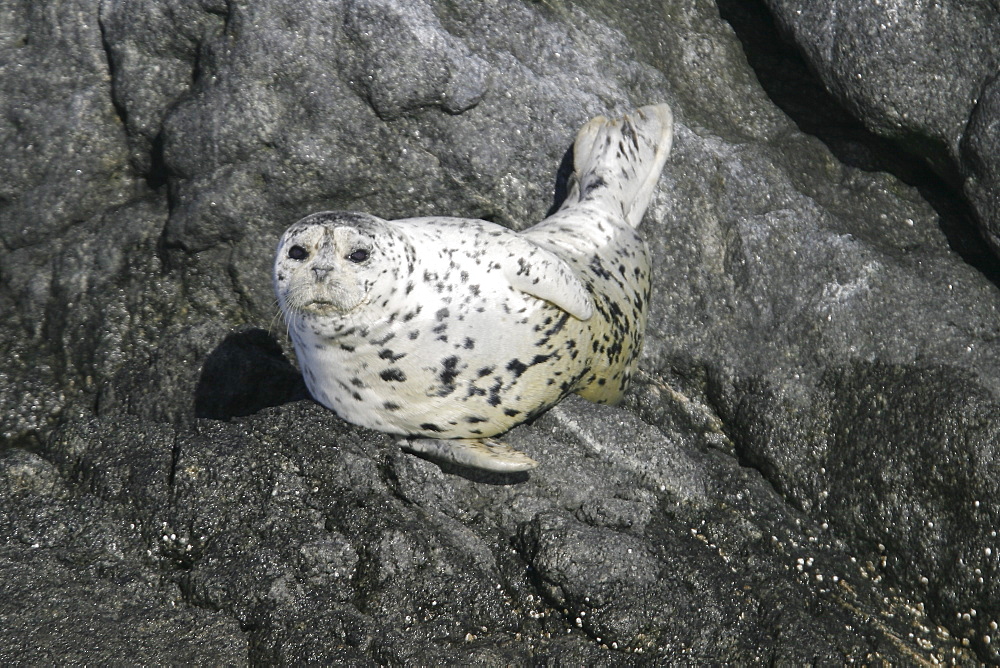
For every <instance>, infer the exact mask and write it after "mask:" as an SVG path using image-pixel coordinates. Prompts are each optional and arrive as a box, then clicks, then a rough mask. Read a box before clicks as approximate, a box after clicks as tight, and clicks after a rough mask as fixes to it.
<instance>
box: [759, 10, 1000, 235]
mask: <svg viewBox="0 0 1000 668" xmlns="http://www.w3.org/2000/svg"><path fill="white" fill-rule="evenodd" d="M764 4H766V5H767V7H768V8H769V9H770V10H771V11H772V12H773V13H774V17H775V19H776V20H777V21H778V22H779V24H780V25H781V27H782V29H783V30H784V31H785V33H786V34H787V35H789V36H790V38H791V39H792V40H793V41H794V42H795V44H796V45H797V46H798V47H799V48H800V49H801V50H802V53H803V55H804V57H805V58H806V60H807V61H808V63H809V65H810V67H811V68H812V69H813V70H814V71H815V72H816V74H817V76H818V77H819V78H820V79H821V80H822V81H823V83H824V84H825V86H826V87H827V89H828V90H829V91H830V92H831V93H832V94H833V96H834V97H835V98H836V99H837V100H838V101H839V102H840V104H842V105H844V106H845V107H846V108H847V109H848V110H850V112H851V113H852V114H853V115H854V116H855V117H856V118H857V119H858V120H860V121H861V122H862V123H863V124H864V126H865V127H866V128H868V129H869V130H871V131H872V132H874V133H876V134H878V135H880V136H882V137H886V138H889V139H891V140H893V141H894V142H895V143H896V144H897V145H898V146H899V147H900V148H901V149H902V150H904V151H907V152H909V153H910V154H911V155H913V156H914V157H915V158H917V159H921V160H924V161H926V162H927V163H928V164H929V165H931V166H932V168H933V169H934V170H935V171H936V172H937V173H938V174H940V175H941V176H942V177H943V178H944V179H945V180H946V181H948V182H949V183H950V184H952V185H953V186H954V187H955V188H957V189H959V190H963V191H964V193H965V194H966V196H967V197H968V200H969V202H970V204H971V205H972V207H973V210H974V212H975V215H976V217H977V218H978V220H979V222H980V224H981V228H982V232H983V234H984V236H986V238H987V240H988V241H989V242H990V244H991V245H992V247H993V249H994V252H998V251H1000V214H998V208H997V200H996V189H995V188H992V189H991V187H990V186H991V185H992V184H994V183H995V179H996V174H997V170H998V166H997V164H996V157H995V156H996V153H995V152H990V151H989V148H990V147H991V146H992V142H994V141H995V139H994V137H995V136H996V133H991V134H990V133H988V131H987V127H988V126H990V125H991V124H993V125H995V124H996V122H997V120H996V119H997V116H996V114H997V112H996V109H995V106H996V105H995V103H994V102H991V99H992V97H994V96H995V95H994V94H993V93H991V90H992V89H993V88H994V87H995V86H996V83H995V82H996V79H997V75H998V73H1000V20H998V19H1000V8H998V7H997V5H996V3H994V2H989V1H987V0H981V1H977V2H956V1H952V0H948V1H945V2H935V3H930V4H926V5H925V4H920V3H910V4H900V3H857V2H851V1H849V0H848V1H844V0H822V1H820V2H805V1H803V0H764ZM981 182H982V183H984V185H979V184H980V183H981Z"/></svg>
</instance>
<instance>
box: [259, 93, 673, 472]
mask: <svg viewBox="0 0 1000 668" xmlns="http://www.w3.org/2000/svg"><path fill="white" fill-rule="evenodd" d="M671 136H672V122H671V116H670V111H669V108H667V107H666V105H659V106H654V107H645V108H643V109H640V110H639V111H638V112H637V114H636V116H635V118H629V117H626V118H625V119H624V120H622V121H608V120H606V119H603V118H597V119H594V120H593V121H591V122H590V123H588V125H587V126H585V127H584V128H583V129H582V130H581V131H580V134H579V136H578V137H577V141H576V144H575V146H574V155H575V160H576V167H577V181H576V183H575V185H574V187H573V189H572V190H571V192H570V195H569V197H567V200H566V203H565V204H564V205H563V207H562V208H561V209H560V210H559V211H557V212H556V213H555V214H553V215H552V216H550V217H549V218H547V219H545V220H544V221H542V222H541V223H539V224H538V225H536V226H534V227H532V228H530V229H529V230H526V231H524V232H522V233H517V232H513V231H511V230H508V229H506V228H504V227H501V226H499V225H496V224H493V223H489V222H486V221H482V220H470V219H462V218H447V217H432V218H410V219H404V220H393V221H386V220H382V219H380V218H377V217H375V216H372V215H368V214H364V213H353V212H322V213H316V214H312V215H310V216H307V217H306V218H304V219H302V220H301V221H299V222H298V223H296V224H294V225H293V226H292V227H290V228H289V229H288V230H287V231H286V232H285V234H284V236H283V237H282V239H281V242H280V243H279V246H278V253H277V258H276V260H275V265H274V286H275V292H276V294H277V296H278V302H279V305H280V307H281V310H282V312H283V314H284V316H285V319H286V321H287V323H288V325H289V332H290V334H291V338H292V341H293V343H294V346H295V351H296V355H297V357H298V359H299V364H300V366H301V368H302V371H303V375H304V377H305V381H306V384H307V386H308V388H309V390H310V392H311V393H312V395H313V397H314V398H315V399H316V400H317V401H318V402H320V403H321V404H323V405H324V406H326V407H327V408H330V409H332V410H333V411H335V412H336V413H337V414H338V415H340V416H341V417H343V418H344V419H346V420H348V421H350V422H353V423H355V424H359V425H362V426H366V427H370V428H373V429H378V430H381V431H385V432H389V433H394V434H400V435H403V436H408V437H413V436H422V437H427V438H425V439H420V440H417V441H414V442H413V444H411V446H410V447H411V449H415V450H417V451H420V452H428V453H431V454H434V455H436V456H439V457H443V458H445V459H450V460H451V461H457V462H460V463H463V464H467V465H473V466H479V467H483V468H491V469H497V470H523V469H526V468H530V467H533V466H534V465H535V462H533V461H532V460H531V459H530V458H528V457H526V456H524V455H523V454H521V453H517V452H516V451H512V450H510V449H509V448H508V449H505V446H503V445H502V444H497V443H495V442H489V441H486V440H484V439H487V438H488V437H491V436H494V435H496V434H500V433H502V432H504V431H506V430H508V429H510V428H511V427H513V426H515V425H517V424H519V423H521V422H524V421H525V420H527V419H529V418H531V417H532V416H534V415H537V414H538V413H540V412H542V411H544V410H546V409H547V408H549V407H550V406H552V405H553V404H555V403H556V402H557V401H559V400H560V399H561V398H563V397H564V396H566V395H567V394H569V393H572V392H576V393H578V394H580V395H582V396H583V397H585V398H587V399H590V400H592V401H597V402H602V403H614V402H617V401H618V400H620V398H621V396H622V394H623V393H624V391H625V389H626V388H627V386H628V382H629V379H630V377H631V373H632V371H633V367H634V364H635V359H636V357H637V355H638V353H639V350H640V347H641V343H642V335H643V331H644V329H645V324H646V307H647V304H648V301H649V290H650V283H649V254H648V251H647V249H646V246H645V243H644V242H643V241H642V239H641V238H640V237H639V235H638V234H637V233H636V231H635V229H634V228H635V226H636V225H637V224H638V222H639V221H640V220H641V218H642V215H643V213H644V211H645V209H646V207H647V205H648V202H649V199H650V197H651V195H652V191H653V188H654V187H655V184H656V180H657V179H658V177H659V174H660V171H661V170H662V166H663V162H664V161H665V159H666V155H667V153H668V152H669V147H670V138H671ZM452 439H456V440H452Z"/></svg>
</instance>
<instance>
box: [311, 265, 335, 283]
mask: <svg viewBox="0 0 1000 668" xmlns="http://www.w3.org/2000/svg"><path fill="white" fill-rule="evenodd" d="M312 270H313V276H315V277H316V280H317V281H323V280H325V279H326V275H327V274H329V273H330V272H331V271H333V267H331V266H328V265H326V266H322V265H321V266H318V267H315V266H314V267H313V268H312Z"/></svg>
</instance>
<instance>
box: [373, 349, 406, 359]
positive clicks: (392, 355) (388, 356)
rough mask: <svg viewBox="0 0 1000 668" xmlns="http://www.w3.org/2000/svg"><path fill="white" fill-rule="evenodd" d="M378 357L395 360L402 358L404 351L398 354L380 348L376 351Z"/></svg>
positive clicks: (404, 355) (404, 354)
mask: <svg viewBox="0 0 1000 668" xmlns="http://www.w3.org/2000/svg"><path fill="white" fill-rule="evenodd" d="M378 356H379V358H380V359H384V360H389V361H390V362H395V361H396V360H399V359H403V358H404V357H406V353H399V354H398V355H397V354H396V353H394V352H392V351H391V350H390V349H388V348H386V349H385V350H380V351H379V353H378Z"/></svg>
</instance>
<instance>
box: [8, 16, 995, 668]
mask: <svg viewBox="0 0 1000 668" xmlns="http://www.w3.org/2000/svg"><path fill="white" fill-rule="evenodd" d="M36 4H37V3H36ZM767 5H768V6H769V7H770V8H771V9H772V10H773V12H774V14H773V18H776V19H777V21H778V24H779V25H780V27H781V29H782V30H783V31H784V33H785V34H787V35H789V36H791V37H792V38H793V39H794V40H795V41H796V43H798V44H800V46H801V47H802V53H803V54H804V58H805V60H803V56H801V55H799V54H797V53H796V52H794V51H793V50H791V49H790V48H788V47H787V46H786V45H784V44H782V43H781V42H780V41H779V40H778V39H777V32H776V31H775V26H774V25H773V23H772V15H770V14H768V13H767V12H766V11H764V6H763V5H762V4H751V3H735V2H732V1H730V0H725V1H721V2H719V4H718V6H715V5H712V4H709V3H694V4H692V3H667V5H664V4H663V3H653V2H645V1H643V2H631V3H601V2H596V1H595V2H590V1H588V2H583V3H576V4H570V5H566V4H561V3H527V4H526V3H514V2H493V3H466V4H462V3H452V2H431V1H429V0H428V1H423V0H422V1H421V2H416V3H414V2H410V3H398V2H390V1H389V0H378V1H361V0H358V1H356V2H354V1H351V2H346V1H345V2H301V1H297V2H289V1H286V0H268V1H266V2H257V3H249V4H248V3H240V2H225V3H223V2H215V1H208V0H205V1H198V0H162V1H161V0H145V1H144V2H102V3H98V2H96V1H94V0H92V1H90V2H85V1H82V0H80V1H77V2H69V3H63V4H62V5H60V6H59V7H58V11H57V10H56V9H52V10H51V11H49V10H45V9H42V8H40V6H39V7H34V6H32V7H31V8H29V7H28V5H24V6H23V7H20V8H17V9H10V10H9V11H8V12H7V14H6V16H7V18H8V23H9V25H10V29H9V30H8V31H7V32H6V33H5V37H4V38H3V39H4V40H5V41H4V42H3V43H2V44H0V72H2V73H3V77H2V78H0V81H2V82H3V83H2V84H0V89H2V94H0V98H2V99H3V103H2V105H3V109H4V110H5V114H4V116H3V121H2V122H0V137H2V138H3V140H4V146H5V147H7V146H10V150H9V151H7V152H6V153H5V154H4V157H3V158H2V159H0V170H2V172H0V177H2V178H0V184H2V185H0V286H2V287H0V308H2V309H3V313H4V314H5V319H4V321H3V322H2V323H0V355H2V357H3V359H4V361H5V364H4V367H3V368H2V369H0V422H2V430H0V434H2V435H0V439H2V440H0V580H2V582H3V585H2V588H3V592H2V593H3V594H4V596H3V598H2V600H3V601H5V602H6V603H0V619H2V624H0V627H2V628H0V655H2V658H3V660H4V661H5V662H14V663H39V662H40V663H66V662H70V663H117V662H120V661H121V657H128V658H129V660H130V661H131V662H138V663H151V664H158V663H182V662H184V663H187V662H194V663H197V662H202V663H211V664H232V663H247V662H254V663H258V664H274V663H281V664H285V663H305V662H316V663H326V664H336V663H348V664H365V663H379V664H420V665H425V664H426V665H429V664H439V663H452V664H462V665H466V664H472V665H500V664H503V665H509V664H541V663H559V664H580V665H631V664H636V665H641V664H646V663H657V664H674V663H699V664H704V663H709V664H717V663H735V664H745V663H753V662H760V663H780V664H785V663H787V664H794V665H799V664H816V663H820V664H842V663H847V662H859V663H865V664H867V663H883V662H884V663H889V664H912V663H922V662H935V661H941V662H956V663H960V664H976V663H995V662H997V660H998V656H1000V655H998V654H997V650H996V646H997V645H996V640H997V635H998V632H997V623H998V622H1000V609H998V607H997V603H996V601H997V600H1000V596H998V593H1000V592H997V591H996V584H995V581H996V575H997V570H998V568H1000V561H998V559H1000V543H997V541H996V527H997V524H998V519H1000V518H998V517H997V513H996V508H997V507H998V504H1000V490H998V488H997V482H996V481H997V480H1000V476H998V475H997V466H998V465H997V463H996V462H997V453H996V452H995V450H996V443H997V431H998V418H997V417H996V415H997V403H998V399H997V397H998V393H1000V373H998V372H997V371H996V369H998V368H1000V348H998V347H997V341H998V332H1000V314H998V312H997V308H996V303H997V297H998V294H997V287H996V283H995V282H994V280H995V279H996V278H997V277H998V276H1000V271H998V270H997V266H996V262H995V260H992V259H990V256H988V255H987V254H985V253H983V252H982V248H981V246H977V245H976V243H975V240H974V236H973V235H972V234H971V233H970V232H969V229H971V228H963V227H962V226H963V225H964V223H963V221H962V217H963V215H964V214H963V213H962V212H963V211H964V209H963V207H965V206H970V207H972V208H973V210H975V211H977V212H978V214H979V215H980V216H981V218H982V219H983V220H986V219H989V218H990V217H991V216H993V214H992V213H990V211H993V212H995V210H996V198H997V192H998V190H997V185H996V184H997V179H996V174H995V171H996V169H995V165H994V163H995V155H996V154H997V152H996V151H995V150H993V148H992V147H993V144H994V143H995V135H996V133H995V132H993V129H994V126H995V124H996V123H995V118H994V116H995V114H994V111H993V110H994V108H995V107H996V106H997V104H996V99H995V98H996V95H995V90H994V88H995V81H996V80H995V77H994V76H993V75H994V74H995V71H994V70H995V66H996V55H997V54H996V51H995V49H996V44H997V42H996V40H995V39H994V37H995V35H994V32H995V30H996V24H995V22H994V23H986V20H987V19H989V18H990V17H994V18H995V14H996V11H995V7H993V6H992V5H988V4H986V3H982V4H973V5H968V3H966V4H965V5H963V6H962V7H961V8H957V7H958V5H957V4H954V3H951V4H949V3H938V5H935V8H933V9H926V11H925V12H924V14H920V13H919V11H923V10H919V9H913V8H909V9H907V8H898V11H897V14H896V15H894V16H895V18H894V19H893V20H894V21H895V22H889V23H886V26H887V27H886V28H881V27H880V26H881V23H884V22H885V21H882V18H884V17H883V16H882V15H881V14H879V12H880V11H883V10H882V9H879V7H880V6H875V5H872V6H871V7H868V6H867V5H866V6H865V7H862V6H861V5H858V4H857V3H853V4H851V3H836V2H832V1H831V2H825V3H819V4H816V3H812V4H809V3H805V4H803V3H792V2H779V1H778V0H775V1H774V2H770V1H769V2H768V3H767ZM834 6H836V7H837V8H838V11H837V13H836V14H834V13H833V12H832V9H831V8H832V7H834ZM946 9H947V10H948V11H950V12H951V13H950V14H947V16H946V12H945V10H946ZM798 10H802V14H801V15H800V14H798V13H797V12H798ZM720 13H721V15H722V16H723V17H725V20H723V19H722V18H720ZM886 16H888V15H886ZM946 18H947V19H948V20H947V21H946V20H945V19H946ZM876 25H878V26H879V27H878V28H877V29H876V28H875V27H873V26H876ZM830 26H833V27H834V28H836V30H835V31H833V32H830V31H829V30H827V28H829V27H830ZM939 46H940V48H938V47H939ZM963 49H964V50H965V51H967V52H970V53H973V54H978V56H976V57H970V56H967V55H964V53H965V52H963ZM876 50H878V51H876ZM824 58H825V59H827V60H824ZM830 59H832V60H830ZM911 61H916V63H917V66H911V65H910V64H909V63H910V62H911ZM806 62H808V64H809V65H811V66H812V67H813V71H814V72H815V74H814V73H813V72H811V71H810V70H809V68H808V67H807V66H806ZM991 68H993V69H991ZM858 72H861V73H862V74H863V75H864V76H863V77H862V79H860V80H858V79H857V77H856V74H857V73H858ZM817 76H818V80H817V78H816V77H817ZM758 79H759V80H758ZM818 81H819V82H822V83H825V84H826V88H827V89H829V90H826V89H824V87H823V86H822V85H821V84H820V83H818ZM859 82H860V83H859ZM660 100H664V101H667V102H669V103H670V104H671V105H672V106H673V107H674V110H675V113H676V116H677V120H678V124H677V136H676V141H675V150H674V154H673V156H672V157H671V159H670V161H669V162H668V165H667V168H666V171H665V173H664V178H663V179H662V181H661V183H660V189H659V192H658V194H657V195H656V197H655V199H654V202H653V205H652V206H651V208H650V211H649V214H648V215H647V217H646V220H645V222H644V225H643V232H644V234H645V236H646V238H647V239H648V241H649V245H650V248H651V251H652V255H653V258H654V277H653V282H654V291H653V298H652V303H651V313H650V324H649V328H648V332H647V339H646V347H645V352H644V353H643V357H642V360H641V372H640V373H639V374H638V377H637V378H636V381H635V383H634V387H633V389H632V391H631V392H630V394H629V395H628V397H627V399H626V401H625V402H624V404H623V405H622V406H619V407H608V406H594V405H590V404H587V403H586V402H584V401H583V400H581V399H578V398H571V399H569V400H567V401H565V402H563V403H562V404H560V405H559V406H557V407H555V408H554V409H553V410H551V411H549V412H548V413H546V414H544V415H542V416H540V417H539V418H537V419H536V420H534V421H533V422H532V423H531V424H527V425H524V426H521V427H519V428H517V429H516V430H514V431H513V432H511V433H510V434H509V435H508V436H506V437H505V439H506V440H507V441H508V442H509V443H511V444H512V445H514V446H515V447H518V448H522V449H524V450H525V451H527V452H528V453H529V454H530V455H531V456H532V457H533V458H535V459H536V460H538V461H540V462H541V466H540V467H539V468H538V469H536V470H535V471H532V472H531V473H529V474H518V475H513V476H503V475H496V474H488V473H483V472H476V471H469V470H465V469H462V468H461V467H457V466H451V467H443V468H442V467H439V466H438V465H436V464H434V463H433V462H429V461H426V460H424V459H420V458H418V457H415V456H413V455H410V454H407V453H405V452H403V451H402V450H401V449H400V448H398V447H397V445H396V443H395V442H394V441H395V439H394V438H392V437H389V436H387V435H384V434H379V433H376V432H372V431H368V430H365V429H361V428H357V427H354V426H351V425H348V424H346V423H344V422H343V421H341V420H339V419H338V418H337V417H336V416H335V415H333V414H332V413H330V412H328V411H326V410H324V409H322V408H321V407H319V406H318V405H316V404H314V403H312V402H311V401H309V400H308V399H307V398H306V397H305V392H304V387H303V385H302V382H301V379H300V378H299V376H298V375H297V373H296V372H295V369H294V367H293V366H292V363H291V362H290V360H289V356H288V355H289V354H288V353H286V352H285V351H288V350H290V349H289V347H288V345H287V340H286V338H285V337H284V336H282V334H281V332H282V327H283V325H281V324H278V322H277V321H276V320H275V314H276V308H275V305H274V296H273V294H272V292H271V281H270V276H269V274H270V266H271V263H272V254H273V251H274V247H275V245H276V243H277V239H278V236H279V235H280V233H281V231H282V230H283V229H284V228H285V227H286V226H287V225H289V224H290V223H292V222H294V221H295V220H296V219H298V218H299V217H301V216H302V215H305V214H307V213H310V212H312V211H315V210H318V209H336V208H340V209H363V210H367V211H371V212H373V213H375V214H378V215H381V216H384V217H388V218H391V217H402V216H413V215H424V214H442V215H444V214H455V215H463V216H478V217H487V218H489V219H492V220H496V221H497V222H500V223H502V224H505V225H508V226H510V227H513V228H515V229H521V228H523V227H525V226H527V225H530V224H531V223H532V222H534V221H537V220H538V219H540V218H541V217H542V216H544V215H545V212H546V211H547V210H549V208H550V207H551V206H552V205H553V202H554V201H556V202H558V200H559V198H560V192H563V191H564V189H565V182H566V176H567V172H568V169H567V167H568V164H567V163H566V161H565V157H566V154H567V149H568V148H569V147H570V145H571V143H572V140H573V137H574V133H575V132H576V130H577V128H578V127H579V126H580V125H581V124H582V123H583V122H584V121H585V120H586V119H588V118H589V117H591V116H593V115H596V114H599V113H600V114H607V115H612V114H619V113H622V112H624V111H626V110H628V109H630V108H633V107H635V106H637V105H639V104H643V103H647V102H652V101H660ZM838 100H839V102H840V106H838V104H837V101H838ZM970 118H971V122H968V121H969V119H970ZM967 122H968V125H966V123H967ZM811 135H816V136H811ZM817 137H819V138H817ZM821 140H822V141H821ZM900 144H902V145H905V146H906V147H907V149H908V150H910V151H914V152H916V153H917V154H918V155H922V156H925V157H926V158H927V159H928V160H930V161H931V164H932V165H933V167H934V169H935V170H937V174H938V176H934V174H932V173H931V172H930V171H929V170H927V169H924V168H923V167H920V166H914V165H912V164H910V163H912V162H913V161H912V160H910V159H908V158H905V157H901V154H898V153H896V154H894V151H896V150H897V148H896V147H897V146H898V145H900ZM963 197H967V198H968V199H967V200H963ZM990 207H993V208H992V209H991V208H990ZM984 212H985V213H984ZM991 279H993V280H991Z"/></svg>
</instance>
